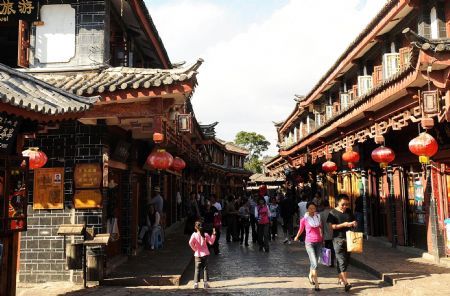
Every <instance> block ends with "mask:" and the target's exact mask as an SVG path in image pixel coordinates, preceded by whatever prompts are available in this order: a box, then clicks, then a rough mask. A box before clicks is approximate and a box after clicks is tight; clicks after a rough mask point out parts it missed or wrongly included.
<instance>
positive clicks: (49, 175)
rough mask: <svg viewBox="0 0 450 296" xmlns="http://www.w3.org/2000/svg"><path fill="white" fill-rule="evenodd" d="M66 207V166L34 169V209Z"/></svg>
mask: <svg viewBox="0 0 450 296" xmlns="http://www.w3.org/2000/svg"><path fill="white" fill-rule="evenodd" d="M63 208H64V168H45V169H35V170H34V194H33V209H35V210H40V209H63Z"/></svg>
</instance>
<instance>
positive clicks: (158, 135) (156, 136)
mask: <svg viewBox="0 0 450 296" xmlns="http://www.w3.org/2000/svg"><path fill="white" fill-rule="evenodd" d="M163 141H164V135H163V134H161V133H154V134H153V142H155V143H156V144H159V143H162V142H163Z"/></svg>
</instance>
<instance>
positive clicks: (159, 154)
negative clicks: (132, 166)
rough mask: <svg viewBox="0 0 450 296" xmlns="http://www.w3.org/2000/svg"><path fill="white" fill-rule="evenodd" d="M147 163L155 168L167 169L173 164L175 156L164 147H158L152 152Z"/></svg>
mask: <svg viewBox="0 0 450 296" xmlns="http://www.w3.org/2000/svg"><path fill="white" fill-rule="evenodd" d="M146 163H147V165H149V166H150V167H152V168H154V169H157V170H167V169H168V168H170V167H171V166H172V164H173V156H172V155H171V154H170V153H169V152H167V151H166V150H164V149H158V150H156V151H153V152H152V153H150V155H149V156H148V157H147V161H146Z"/></svg>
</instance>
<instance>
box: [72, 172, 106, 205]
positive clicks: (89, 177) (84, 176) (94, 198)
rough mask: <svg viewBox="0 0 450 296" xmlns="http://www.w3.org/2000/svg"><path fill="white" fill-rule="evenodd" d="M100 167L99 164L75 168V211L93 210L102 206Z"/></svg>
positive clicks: (101, 173) (101, 174)
mask: <svg viewBox="0 0 450 296" xmlns="http://www.w3.org/2000/svg"><path fill="white" fill-rule="evenodd" d="M102 176H103V172H102V167H101V165H100V163H82V164H77V165H76V166H75V172H74V180H75V189H76V190H75V194H74V196H73V204H74V206H75V208H76V209H94V208H101V206H102V193H101V191H100V187H101V185H102Z"/></svg>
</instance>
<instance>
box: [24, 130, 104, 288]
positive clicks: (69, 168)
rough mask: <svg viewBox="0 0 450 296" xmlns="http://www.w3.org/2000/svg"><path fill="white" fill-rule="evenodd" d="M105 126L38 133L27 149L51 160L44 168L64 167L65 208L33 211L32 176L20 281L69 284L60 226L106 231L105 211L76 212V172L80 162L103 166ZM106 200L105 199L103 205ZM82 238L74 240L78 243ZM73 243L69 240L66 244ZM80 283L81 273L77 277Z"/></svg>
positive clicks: (75, 277)
mask: <svg viewBox="0 0 450 296" xmlns="http://www.w3.org/2000/svg"><path fill="white" fill-rule="evenodd" d="M105 135H106V127H104V126H85V125H83V124H81V123H78V122H66V123H61V124H60V125H59V129H56V130H49V131H48V133H46V134H37V138H36V139H35V140H32V141H30V142H28V143H26V146H34V147H39V148H40V149H41V150H42V151H44V152H45V153H46V154H47V156H48V158H49V160H48V162H47V164H46V166H45V167H64V209H61V210H33V172H32V171H31V173H30V179H29V180H30V181H29V191H28V201H29V205H28V231H27V232H24V233H22V236H21V241H20V247H21V251H20V273H19V280H20V281H21V282H44V281H61V280H64V281H67V280H69V279H70V273H69V271H65V259H64V246H63V237H62V236H58V235H57V230H58V227H59V225H60V224H71V223H75V224H86V226H87V227H94V229H95V233H100V232H103V230H104V225H103V224H104V223H103V218H102V215H103V211H102V210H101V209H100V210H74V209H73V201H72V198H73V193H74V185H73V170H74V166H75V164H77V163H96V162H99V163H101V161H102V149H103V148H105V147H106V141H105ZM105 202H106V200H105V199H103V203H105ZM81 240H82V237H81V236H79V237H75V242H79V241H81ZM69 242H70V237H68V239H67V243H69ZM74 280H75V281H81V280H82V277H81V271H76V272H75V274H74Z"/></svg>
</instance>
